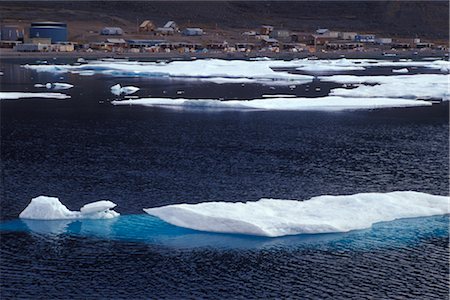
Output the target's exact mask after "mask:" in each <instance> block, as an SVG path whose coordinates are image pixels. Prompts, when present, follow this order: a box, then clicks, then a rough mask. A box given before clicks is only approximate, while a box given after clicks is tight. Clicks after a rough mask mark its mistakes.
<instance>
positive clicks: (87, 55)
mask: <svg viewBox="0 0 450 300" xmlns="http://www.w3.org/2000/svg"><path fill="white" fill-rule="evenodd" d="M385 52H386V53H389V54H394V53H395V54H396V55H395V56H385V55H384V54H383V53H385ZM258 57H269V58H273V59H283V60H290V59H302V58H308V57H317V58H319V59H339V58H343V57H345V58H353V59H358V58H359V59H369V58H372V59H405V58H412V59H414V58H417V59H421V58H424V57H436V58H439V57H441V58H447V59H448V52H447V51H444V50H425V51H414V50H407V51H380V50H377V51H333V52H316V53H310V52H298V53H292V52H280V53H274V52H250V53H242V52H235V53H223V52H216V53H214V52H210V53H201V52H199V53H196V52H194V53H177V52H171V53H160V52H157V53H149V52H145V53H131V52H130V53H128V52H127V53H119V52H101V51H98V52H82V51H74V52H16V51H5V50H4V49H2V50H0V60H14V59H33V58H36V59H51V58H56V59H57V58H63V59H76V58H84V59H99V58H130V59H151V60H158V59H166V60H174V59H181V60H191V59H193V58H199V59H207V58H216V59H250V58H258Z"/></svg>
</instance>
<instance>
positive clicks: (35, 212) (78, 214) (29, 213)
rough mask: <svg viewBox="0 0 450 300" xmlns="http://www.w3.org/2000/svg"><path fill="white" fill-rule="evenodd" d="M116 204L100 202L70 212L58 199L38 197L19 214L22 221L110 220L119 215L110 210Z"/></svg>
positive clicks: (105, 201)
mask: <svg viewBox="0 0 450 300" xmlns="http://www.w3.org/2000/svg"><path fill="white" fill-rule="evenodd" d="M114 207H116V204H115V203H113V202H111V201H107V200H101V201H97V202H92V203H89V204H86V205H84V206H83V207H82V208H81V209H80V211H71V210H69V209H68V208H67V207H66V206H65V205H63V204H62V203H61V202H60V201H59V199H58V198H55V197H47V196H39V197H37V198H33V199H31V202H30V204H28V206H27V207H26V208H25V209H24V210H23V211H22V212H21V213H20V215H19V217H20V218H22V219H33V220H68V219H111V218H115V217H118V216H119V215H120V214H119V213H117V212H115V211H114V210H112V209H113V208H114Z"/></svg>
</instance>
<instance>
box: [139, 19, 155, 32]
mask: <svg viewBox="0 0 450 300" xmlns="http://www.w3.org/2000/svg"><path fill="white" fill-rule="evenodd" d="M155 29H156V26H155V24H154V23H153V22H152V21H150V20H145V21H144V22H142V23H141V25H139V32H150V31H153V30H155Z"/></svg>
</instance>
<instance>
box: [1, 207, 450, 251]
mask: <svg viewBox="0 0 450 300" xmlns="http://www.w3.org/2000/svg"><path fill="white" fill-rule="evenodd" d="M448 224H449V216H434V217H426V218H410V219H401V220H395V221H392V222H382V223H377V224H375V225H374V226H373V227H372V228H370V229H366V230H356V231H351V232H347V233H328V234H301V235H294V236H284V237H276V238H270V237H260V236H249V235H241V234H222V233H210V232H201V231H195V230H191V229H186V228H181V227H177V226H173V225H170V224H168V223H166V222H164V221H162V220H160V219H158V218H156V217H153V216H148V215H144V214H140V215H124V216H120V217H118V218H115V219H109V220H52V221H42V220H25V219H15V220H10V221H6V222H3V223H1V224H0V231H8V232H11V231H12V232H30V233H31V234H33V235H34V236H36V237H43V238H45V239H49V238H50V239H51V238H58V236H60V235H71V236H81V237H89V238H97V239H104V240H116V241H128V242H139V243H146V244H151V245H160V246H166V247H171V248H177V249H194V248H203V247H212V248H225V249H267V248H322V247H326V248H330V247H331V248H337V249H345V250H370V249H374V248H380V247H381V248H382V247H404V246H407V245H411V244H414V243H417V242H419V241H420V240H421V239H424V238H427V237H434V238H435V237H446V236H448Z"/></svg>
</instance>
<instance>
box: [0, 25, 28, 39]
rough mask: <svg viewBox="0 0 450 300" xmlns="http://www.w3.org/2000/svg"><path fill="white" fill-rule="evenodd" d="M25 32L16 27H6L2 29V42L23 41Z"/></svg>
mask: <svg viewBox="0 0 450 300" xmlns="http://www.w3.org/2000/svg"><path fill="white" fill-rule="evenodd" d="M23 36H24V30H23V29H21V28H19V26H16V25H4V26H2V29H1V40H2V41H17V40H21V39H23Z"/></svg>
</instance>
